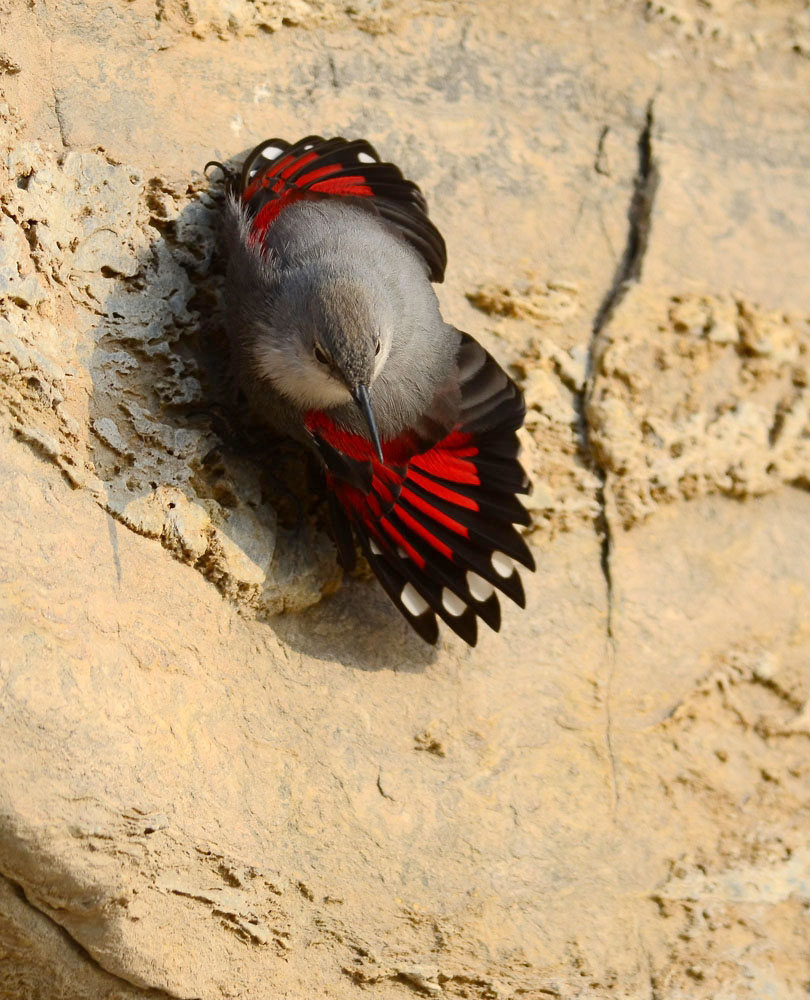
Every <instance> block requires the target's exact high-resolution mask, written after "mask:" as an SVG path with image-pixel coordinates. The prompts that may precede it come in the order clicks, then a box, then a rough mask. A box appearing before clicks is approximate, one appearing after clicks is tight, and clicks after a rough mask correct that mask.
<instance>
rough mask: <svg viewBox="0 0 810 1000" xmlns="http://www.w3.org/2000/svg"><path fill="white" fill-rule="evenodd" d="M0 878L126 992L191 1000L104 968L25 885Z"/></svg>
mask: <svg viewBox="0 0 810 1000" xmlns="http://www.w3.org/2000/svg"><path fill="white" fill-rule="evenodd" d="M0 879H4V880H5V881H6V882H7V883H8V884H9V886H11V888H12V890H13V892H14V894H15V895H16V896H17V898H18V899H19V900H20V901H21V902H22V903H25V904H26V905H27V906H30V907H31V909H32V910H34V911H36V912H37V913H38V914H40V915H41V916H43V917H44V918H45V919H46V920H47V921H49V923H50V924H51V925H52V926H53V928H54V930H55V931H56V932H57V933H58V934H59V935H60V936H61V937H62V939H63V940H64V942H65V946H66V947H67V948H69V949H70V950H71V951H73V952H74V953H76V954H78V955H79V956H80V957H81V958H82V959H83V960H84V961H86V962H88V963H89V964H90V965H91V966H92V967H93V968H94V969H95V970H96V971H97V972H99V973H101V974H102V975H105V976H109V977H110V978H111V979H113V980H115V981H116V982H118V983H121V984H122V985H124V986H125V987H126V988H127V992H129V990H137V991H138V995H139V996H141V997H143V998H144V1000H192V998H186V997H182V996H181V995H180V994H179V993H168V992H166V991H165V990H161V989H157V988H156V987H149V986H141V985H140V984H138V983H135V982H133V981H132V980H130V979H127V978H125V977H124V976H120V975H118V974H116V973H115V972H110V970H109V969H105V968H104V966H103V965H102V964H101V963H100V962H99V961H98V959H96V958H94V956H93V955H91V954H90V952H89V951H88V950H87V949H86V948H85V947H84V945H83V944H81V943H80V942H79V941H77V940H76V938H74V937H73V935H72V934H71V933H70V932H69V931H68V930H67V929H66V928H65V927H64V926H63V925H62V924H60V923H59V921H58V920H55V919H54V918H53V917H52V916H51V914H50V913H49V912H48V911H47V910H44V909H42V907H40V906H37V904H36V903H35V902H34V901H33V900H32V899H31V897H30V896H29V895H28V893H27V892H26V891H25V886H24V885H23V884H22V883H21V882H18V881H17V880H16V879H13V878H11V877H10V876H9V875H7V874H5V873H3V872H0Z"/></svg>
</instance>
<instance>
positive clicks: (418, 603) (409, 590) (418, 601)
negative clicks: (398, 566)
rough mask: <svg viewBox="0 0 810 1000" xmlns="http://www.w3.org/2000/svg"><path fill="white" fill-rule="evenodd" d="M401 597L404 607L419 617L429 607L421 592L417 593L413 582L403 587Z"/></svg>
mask: <svg viewBox="0 0 810 1000" xmlns="http://www.w3.org/2000/svg"><path fill="white" fill-rule="evenodd" d="M399 599H400V601H402V605H403V607H404V608H405V609H406V610H408V611H410V613H411V614H412V615H415V616H416V617H417V618H418V617H419V615H423V614H424V613H425V612H426V611H427V609H428V604H427V601H426V600H425V599H424V598H423V597H422V596H421V594H419V593H417V591H416V588H415V587H414V586H413V584H410V583H406V584H405V586H404V587H403V588H402V593H401V594H400V595H399Z"/></svg>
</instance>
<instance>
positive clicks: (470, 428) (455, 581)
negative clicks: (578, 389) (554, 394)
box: [307, 334, 534, 646]
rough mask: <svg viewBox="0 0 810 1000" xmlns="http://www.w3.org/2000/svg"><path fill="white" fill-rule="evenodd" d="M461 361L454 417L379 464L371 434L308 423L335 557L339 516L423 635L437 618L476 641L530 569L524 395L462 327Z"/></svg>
mask: <svg viewBox="0 0 810 1000" xmlns="http://www.w3.org/2000/svg"><path fill="white" fill-rule="evenodd" d="M458 367H459V375H460V383H461V384H460V388H461V410H460V416H459V419H458V423H457V425H456V427H455V428H454V429H453V430H452V431H451V433H449V434H447V435H446V436H445V437H443V438H442V439H441V440H439V441H438V442H436V443H435V444H433V445H432V446H430V447H429V448H427V449H426V450H419V448H420V444H419V439H418V438H417V437H416V435H413V434H410V433H406V434H404V435H402V436H400V437H399V438H397V439H395V440H393V441H384V442H383V456H384V458H385V462H384V463H382V462H379V461H378V460H377V458H376V456H375V455H374V452H373V449H372V446H371V445H370V443H369V442H368V441H366V440H365V439H364V438H361V437H359V436H356V435H353V434H349V433H347V432H345V431H342V430H340V429H339V428H337V427H335V425H334V424H332V423H331V422H330V421H329V419H328V417H326V415H325V414H323V413H311V414H309V415H308V417H307V429H308V430H309V432H310V434H311V435H312V437H313V440H314V441H315V444H316V445H317V446H318V448H319V450H320V453H321V456H322V458H323V460H324V464H325V465H326V470H327V478H328V480H329V485H330V488H331V489H332V490H333V491H334V495H335V497H336V499H337V501H338V504H337V505H334V506H335V507H336V508H337V510H336V513H338V522H339V523H338V525H337V526H336V537H337V538H338V539H340V540H341V551H342V553H343V554H344V555H345V554H346V550H347V535H346V531H345V522H346V521H347V522H348V523H350V524H351V526H352V527H353V528H354V531H355V534H356V536H357V538H358V539H359V541H360V545H361V547H362V549H363V552H364V553H365V556H366V558H367V560H368V562H369V565H370V566H371V568H372V569H373V570H374V573H375V574H376V576H377V579H378V580H379V581H380V583H381V584H382V586H383V588H384V589H385V591H386V592H387V593H388V595H389V597H390V598H391V600H392V601H393V602H394V604H396V606H397V607H398V608H399V610H400V611H401V612H402V614H403V615H404V616H405V617H406V618H407V620H408V621H409V622H410V624H411V625H412V626H413V628H414V629H415V630H416V631H417V632H418V633H419V635H420V636H421V637H422V638H423V639H425V640H426V641H427V642H429V643H435V642H436V640H437V638H438V624H437V621H436V618H437V616H438V617H439V618H441V619H442V621H444V622H445V623H446V624H447V625H449V626H450V628H451V629H452V630H453V631H454V632H456V633H457V634H458V635H460V636H461V638H462V639H464V640H465V641H466V642H467V643H469V644H470V645H471V646H474V645H475V644H476V641H477V637H478V619H479V618H480V619H481V620H482V621H484V622H486V624H487V625H489V626H490V628H492V629H494V630H495V631H496V632H497V631H498V630H499V629H500V624H501V609H500V605H499V603H498V595H497V593H496V590H499V591H501V592H502V593H503V594H505V595H506V596H507V597H509V598H511V600H513V601H514V602H515V603H516V604H518V605H520V607H524V606H525V596H524V592H523V584H522V582H521V579H520V576H519V574H518V572H517V568H516V566H515V562H518V563H520V564H522V565H523V566H526V567H527V568H528V569H530V570H533V569H534V559H533V558H532V555H531V552H530V551H529V549H528V547H527V545H526V543H525V542H524V540H523V538H522V536H521V535H520V533H519V532H518V531H517V529H516V528H515V527H514V526H515V525H528V524H529V515H528V513H527V512H526V510H525V508H524V507H523V505H522V504H521V503H520V501H519V499H518V497H517V494H520V493H528V492H529V481H528V478H527V476H526V473H525V472H524V470H523V468H522V466H521V464H520V462H519V460H518V452H519V443H518V440H517V435H516V431H517V429H518V428H519V427H520V426H521V424H522V423H523V417H524V414H525V405H524V402H523V396H522V393H521V392H520V390H519V389H518V387H517V386H516V385H515V383H514V382H513V381H512V379H511V378H509V376H508V375H507V374H506V372H505V371H504V370H503V369H502V368H501V367H500V365H498V363H497V362H496V361H495V360H494V359H493V358H492V357H491V355H489V354H488V353H487V352H486V351H485V350H484V349H483V347H481V346H480V345H479V344H478V343H477V342H476V341H475V340H473V339H472V337H469V336H468V335H467V334H462V336H461V345H460V348H459V354H458ZM338 505H339V506H338ZM341 520H343V521H344V524H343V527H341V525H340V521H341Z"/></svg>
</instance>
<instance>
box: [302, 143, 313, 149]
mask: <svg viewBox="0 0 810 1000" xmlns="http://www.w3.org/2000/svg"><path fill="white" fill-rule="evenodd" d="M304 149H312V143H311V142H308V143H307V144H306V146H304Z"/></svg>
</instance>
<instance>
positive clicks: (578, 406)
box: [0, 0, 810, 1000]
mask: <svg viewBox="0 0 810 1000" xmlns="http://www.w3.org/2000/svg"><path fill="white" fill-rule="evenodd" d="M0 16H1V17H2V24H1V25H0V89H2V98H0V123H1V125H0V128H1V129H2V131H0V469H2V481H3V486H4V488H3V490H2V491H0V525H2V528H0V761H2V770H0V997H4V998H5V997H8V998H13V1000H20V998H25V1000H28V998H34V1000H39V998H46V997H47V998H48V1000H52V998H64V1000H73V998H88V1000H90V998H100V997H102V998H126V1000H134V998H138V997H144V998H146V997H169V996H171V997H182V998H196V997H200V998H206V1000H207V998H212V1000H213V998H221V997H245V998H264V997H267V996H273V997H290V998H300V997H309V996H327V997H336V998H350V997H357V996H360V995H361V994H363V995H371V996H375V997H376V996H378V997H381V998H386V997H391V998H394V997H402V996H408V995H425V996H447V997H459V998H461V997H466V998H480V1000H495V998H500V1000H507V998H515V1000H517V998H531V1000H541V998H547V997H560V998H578V997H582V998H605V997H628V998H644V1000H680V998H684V997H689V998H695V1000H709V998H712V1000H716V998H724V1000H726V998H727V1000H731V998H735V1000H748V998H750V1000H761V998H765V997H773V998H778V1000H792V998H799V997H806V995H807V988H808V982H810V952H808V948H807V940H808V937H810V920H808V907H810V852H808V842H810V815H809V813H810V801H808V788H810V765H809V764H808V754H807V749H808V739H810V668H809V667H808V664H810V613H808V608H810V495H808V488H810V285H808V283H807V280H806V276H807V274H808V272H809V271H810V242H808V233H809V232H810V195H808V189H807V171H808V167H810V138H808V131H807V127H806V125H807V120H808V115H809V114H810V8H808V6H807V4H806V3H805V2H802V0H782V2H775V0H774V2H762V3H758V4H753V3H749V2H745V0H711V2H709V0H678V2H676V3H666V4H665V3H653V2H638V3H619V2H608V0H605V2H601V3H600V2H593V3H587V4H586V3H582V2H572V3H566V4H560V5H558V7H557V8H556V9H552V8H550V7H549V6H548V5H545V4H540V3H536V4H525V3H512V2H511V0H510V2H509V3H505V4H497V5H496V4H492V5H484V4H472V3H467V2H461V0H459V2H451V0H432V2H429V0H407V2H404V3H396V4H395V3H386V2H374V0H358V2H355V3H352V4H351V5H350V6H344V5H341V4H338V3H335V2H333V0H289V2H272V3H271V2H267V0H256V2H249V0H228V2H226V3H214V2H210V0H161V2H158V3H157V4H152V3H150V2H147V0H133V2H128V3H123V2H118V0H115V2H113V3H105V4H102V3H98V2H95V0H92V2H87V3H83V4H78V3H75V4H73V3H62V4H55V3H51V2H42V0H32V2H31V3H28V2H25V3H24V2H22V0H7V3H6V4H4V5H3V7H2V13H1V14H0ZM305 131H313V132H315V131H319V132H322V133H343V134H353V135H357V134H362V135H367V136H368V137H369V138H371V139H372V140H373V141H374V142H375V144H376V145H377V146H378V148H379V149H380V150H381V151H382V152H383V153H384V154H385V155H386V156H389V157H390V158H392V159H394V160H396V161H398V162H399V163H401V165H402V166H403V168H404V169H405V171H406V172H407V173H408V174H409V175H411V176H413V177H414V178H415V179H416V180H417V181H418V182H419V183H420V184H421V185H422V186H423V188H424V190H425V192H426V194H427V196H428V199H429V201H430V204H431V208H432V212H433V215H434V216H435V218H436V220H437V222H438V224H439V226H440V227H441V229H442V230H443V232H444V233H445V235H446V237H447V240H448V245H449V251H450V269H449V274H448V281H447V283H446V285H444V286H442V288H441V289H440V296H441V299H442V304H443V308H444V310H445V313H446V315H447V316H448V318H450V319H452V320H453V321H454V322H456V323H457V325H459V326H460V327H462V328H465V329H468V330H469V331H470V332H471V333H473V334H475V335H476V336H478V337H480V338H481V339H482V341H483V342H484V343H485V344H486V346H487V347H488V348H489V349H491V350H492V351H494V352H495V354H496V355H497V356H498V357H499V358H500V359H501V360H502V361H503V362H504V363H506V364H509V365H511V366H512V369H513V371H514V373H515V375H516V377H518V378H519V379H520V380H521V381H522V384H523V386H524V389H525V391H526V397H527V402H528V405H529V416H528V419H527V425H526V429H525V431H524V432H523V433H524V442H525V445H526V456H527V464H528V465H529V466H530V468H531V471H532V474H533V479H534V483H535V492H534V494H533V496H532V497H531V498H530V504H531V508H532V512H533V516H534V519H533V525H532V528H531V529H530V532H529V534H530V538H531V541H532V543H533V544H534V545H535V546H536V550H537V551H536V554H537V558H538V563H539V567H540V568H539V570H538V572H537V573H536V574H535V575H534V576H533V577H532V578H531V579H529V580H528V581H527V591H528V601H529V607H528V610H527V611H526V612H522V613H521V612H519V611H517V610H516V609H507V611H506V614H505V625H504V633H502V634H501V635H492V634H488V635H485V636H483V637H482V640H481V642H480V644H479V647H478V648H477V649H476V650H474V651H470V650H468V649H466V647H463V646H462V645H461V644H460V643H459V642H456V641H455V640H453V639H451V638H446V639H445V640H444V641H443V643H442V645H441V646H440V647H439V648H438V649H437V650H435V651H433V650H429V649H427V648H426V647H424V646H423V645H422V644H421V643H420V641H419V640H418V639H417V638H415V637H414V636H412V635H410V634H409V633H408V631H407V627H406V626H405V625H404V623H403V622H402V621H401V620H400V618H399V616H398V615H397V613H396V611H395V610H394V609H393V608H392V607H391V606H390V604H389V603H388V601H387V599H386V598H385V596H384V595H383V594H382V592H381V591H380V590H379V588H378V587H376V585H374V584H373V583H372V582H370V581H368V580H366V579H363V578H361V577H356V578H352V579H344V580H342V581H341V579H340V574H339V571H338V568H337V564H336V560H335V555H334V551H333V549H332V547H331V543H330V542H329V540H328V538H327V537H326V536H325V534H324V532H323V530H322V527H321V525H322V518H321V516H320V508H319V503H318V500H317V497H314V498H312V496H311V493H310V491H308V489H307V485H306V470H305V469H303V468H302V466H301V461H300V458H299V457H298V456H297V455H296V454H295V453H290V451H289V449H287V448H286V447H285V446H284V444H283V443H280V442H273V441H267V440H265V439H262V438H259V439H258V440H251V441H250V442H249V444H248V446H245V447H242V448H236V447H235V446H234V443H233V440H232V433H231V429H230V427H229V424H228V419H227V415H226V414H223V413H222V412H221V407H220V406H219V405H218V403H217V400H218V399H219V394H220V390H221V385H220V378H219V376H220V375H221V369H222V347H221V343H222V329H221V322H220V319H219V305H218V292H219V285H220V276H221V261H220V260H219V258H218V255H217V252H216V246H215V232H216V209H217V204H218V201H217V199H218V197H219V189H218V186H217V184H216V182H214V183H211V184H209V183H208V182H206V180H205V179H204V178H203V177H202V174H201V172H200V169H201V166H202V164H204V163H205V161H206V160H208V159H210V158H212V157H219V158H225V159H227V158H230V157H233V156H236V155H237V154H238V153H239V152H240V151H242V150H244V149H245V148H247V147H249V146H251V145H252V144H254V143H255V142H257V141H259V140H260V139H262V138H265V137H266V136H267V135H270V134H278V135H286V136H288V137H290V138H294V137H295V136H297V135H298V134H299V133H303V132H305ZM279 480H282V481H283V482H285V483H286V484H287V487H289V489H291V490H292V491H293V493H294V494H295V495H296V496H297V500H294V501H291V499H290V497H289V495H288V494H287V493H286V492H285V489H286V488H287V487H285V486H284V485H282V484H281V483H280V482H279ZM280 612H286V613H285V614H280Z"/></svg>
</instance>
